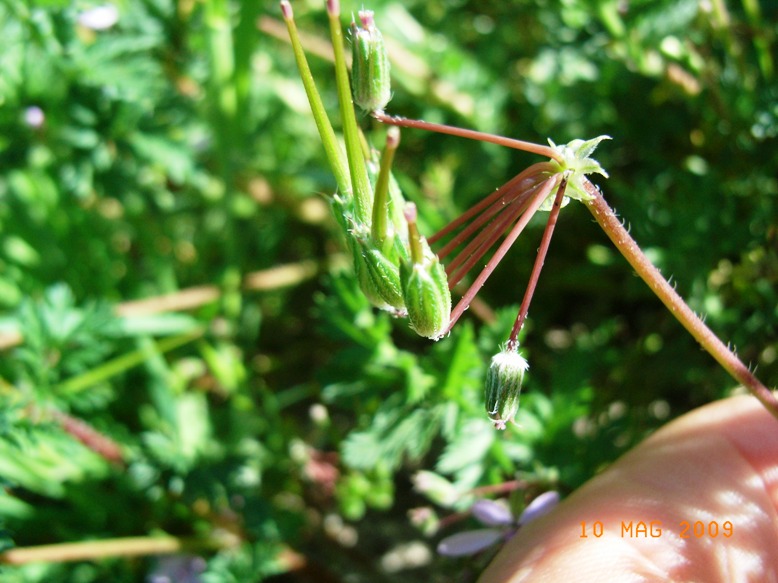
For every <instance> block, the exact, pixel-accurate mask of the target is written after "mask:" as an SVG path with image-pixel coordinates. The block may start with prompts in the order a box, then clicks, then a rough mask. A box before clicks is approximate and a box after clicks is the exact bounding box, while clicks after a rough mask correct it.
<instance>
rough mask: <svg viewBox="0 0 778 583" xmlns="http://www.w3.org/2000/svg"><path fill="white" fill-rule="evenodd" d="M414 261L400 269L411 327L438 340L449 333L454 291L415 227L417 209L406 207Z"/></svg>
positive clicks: (409, 205) (422, 334)
mask: <svg viewBox="0 0 778 583" xmlns="http://www.w3.org/2000/svg"><path fill="white" fill-rule="evenodd" d="M405 217H406V219H407V220H408V232H409V239H410V241H409V242H410V246H411V261H409V262H408V261H405V262H403V263H402V265H401V266H400V281H401V283H402V294H403V299H404V300H405V307H406V309H407V310H408V318H409V319H410V321H411V328H413V329H414V330H415V331H416V333H417V334H419V335H420V336H424V337H425V338H431V339H433V340H437V339H438V338H440V337H441V336H443V335H444V334H445V333H446V332H447V331H448V325H449V322H450V316H451V292H449V289H448V278H447V277H446V271H445V270H444V269H443V265H441V263H440V261H439V260H438V257H437V255H435V254H434V253H433V252H432V250H431V249H430V248H429V245H428V244H427V241H426V240H425V239H424V238H423V237H421V235H419V231H418V229H417V228H416V207H415V205H413V204H412V203H409V204H408V205H407V206H406V211H405Z"/></svg>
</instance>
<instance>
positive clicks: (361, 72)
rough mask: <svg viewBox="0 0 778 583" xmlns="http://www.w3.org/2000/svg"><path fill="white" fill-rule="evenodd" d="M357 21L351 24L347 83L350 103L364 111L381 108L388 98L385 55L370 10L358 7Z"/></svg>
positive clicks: (379, 34)
mask: <svg viewBox="0 0 778 583" xmlns="http://www.w3.org/2000/svg"><path fill="white" fill-rule="evenodd" d="M359 20H360V22H361V23H362V26H361V27H360V26H358V25H357V23H356V22H352V23H351V35H352V38H351V48H352V51H353V64H352V69H351V85H352V92H353V94H354V103H356V104H357V105H358V106H359V107H361V108H362V109H364V110H365V111H367V112H374V111H383V110H384V108H385V107H386V104H387V103H389V100H390V99H391V98H392V86H391V79H390V77H389V58H388V56H387V54H386V48H385V47H384V39H383V37H382V36H381V32H380V31H379V30H378V27H376V25H375V22H374V21H373V11H372V10H360V11H359Z"/></svg>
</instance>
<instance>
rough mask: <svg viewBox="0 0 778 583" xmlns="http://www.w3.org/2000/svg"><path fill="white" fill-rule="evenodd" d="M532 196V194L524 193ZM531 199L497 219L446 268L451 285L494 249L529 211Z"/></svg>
mask: <svg viewBox="0 0 778 583" xmlns="http://www.w3.org/2000/svg"><path fill="white" fill-rule="evenodd" d="M522 194H531V193H522ZM531 200H532V199H531V198H527V200H523V201H522V202H521V204H517V205H512V206H511V208H509V209H508V210H507V211H506V212H505V213H504V216H501V217H498V218H496V219H495V220H494V221H492V222H491V223H490V224H489V226H488V227H487V228H485V229H484V230H483V231H481V232H480V233H478V235H477V236H476V237H475V238H474V239H473V240H472V241H471V242H470V243H468V245H467V246H466V247H465V248H464V249H463V250H462V251H461V252H460V253H459V255H457V256H456V257H455V258H454V260H453V261H452V262H451V263H450V264H449V265H447V266H446V273H448V275H449V283H450V284H451V285H456V284H457V283H459V282H460V281H461V280H462V278H463V277H464V276H465V275H466V274H467V273H468V272H469V271H470V270H471V269H472V268H473V266H474V265H475V264H476V263H478V261H480V260H481V257H483V256H484V254H485V253H486V252H487V251H488V250H489V249H491V248H492V246H493V245H494V244H495V243H496V242H497V239H499V238H500V236H501V235H502V234H503V232H504V231H505V230H506V229H507V228H508V227H509V226H510V225H511V224H513V223H514V222H515V221H516V219H518V218H519V216H521V214H522V213H524V212H525V211H526V210H527V206H528V205H529V203H530V201H531Z"/></svg>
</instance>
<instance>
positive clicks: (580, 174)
mask: <svg viewBox="0 0 778 583" xmlns="http://www.w3.org/2000/svg"><path fill="white" fill-rule="evenodd" d="M610 139H611V137H610V136H598V137H596V138H593V139H591V140H573V141H571V142H568V143H567V144H561V145H559V146H557V145H556V144H555V143H554V142H553V141H552V140H551V139H550V138H549V140H548V143H549V145H550V146H551V147H552V148H554V150H556V151H557V152H558V153H559V154H560V156H561V158H562V161H561V162H557V161H552V162H551V163H552V164H554V165H555V166H556V172H560V173H565V174H567V189H566V190H565V197H564V199H563V200H562V206H564V205H566V204H567V202H568V200H569V199H571V198H572V199H574V200H578V201H581V202H586V201H589V200H591V198H592V197H591V195H590V194H589V193H588V192H587V191H586V188H585V187H584V185H583V180H584V178H586V176H587V175H588V174H600V175H602V176H604V177H605V178H608V173H607V172H606V171H605V170H604V169H603V167H602V166H601V165H600V163H599V162H598V161H597V160H594V159H593V158H591V157H590V156H591V155H592V152H594V150H595V149H596V148H597V146H598V145H599V144H600V142H602V141H603V140H610ZM555 196H556V189H554V191H553V192H552V193H551V194H549V196H548V198H547V199H546V200H545V201H544V202H543V205H542V206H541V207H540V210H545V211H548V210H551V206H552V205H553V202H554V197H555Z"/></svg>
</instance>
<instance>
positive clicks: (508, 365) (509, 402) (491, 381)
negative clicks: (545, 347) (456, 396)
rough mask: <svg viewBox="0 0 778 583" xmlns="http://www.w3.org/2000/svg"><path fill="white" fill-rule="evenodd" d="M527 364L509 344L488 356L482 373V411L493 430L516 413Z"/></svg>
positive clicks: (511, 419)
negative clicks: (484, 407) (487, 363)
mask: <svg viewBox="0 0 778 583" xmlns="http://www.w3.org/2000/svg"><path fill="white" fill-rule="evenodd" d="M527 369H529V363H528V362H527V361H526V360H525V359H524V357H523V356H521V355H520V354H519V351H518V347H517V346H516V345H515V344H513V343H508V346H507V347H506V348H505V349H504V350H502V351H501V352H499V353H497V354H495V355H494V356H493V357H492V362H491V364H490V365H489V371H488V372H487V373H486V387H485V396H486V412H487V414H488V415H489V419H491V420H492V423H494V427H495V429H505V424H506V423H507V422H508V421H513V418H514V417H515V416H516V413H518V412H519V396H520V395H521V384H522V382H523V381H524V373H525V372H527Z"/></svg>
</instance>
